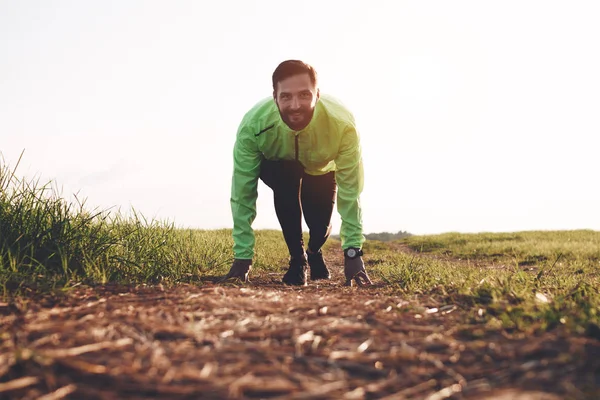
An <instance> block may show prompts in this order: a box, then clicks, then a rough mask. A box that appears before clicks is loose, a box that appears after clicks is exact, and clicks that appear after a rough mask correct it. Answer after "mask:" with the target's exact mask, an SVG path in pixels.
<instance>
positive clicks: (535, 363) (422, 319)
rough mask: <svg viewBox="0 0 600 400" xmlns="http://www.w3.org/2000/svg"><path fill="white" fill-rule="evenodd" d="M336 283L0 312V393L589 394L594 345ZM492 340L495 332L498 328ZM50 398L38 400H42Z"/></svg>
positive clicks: (45, 302)
mask: <svg viewBox="0 0 600 400" xmlns="http://www.w3.org/2000/svg"><path fill="white" fill-rule="evenodd" d="M331 261H332V262H333V264H335V266H334V268H333V269H334V273H335V277H336V279H334V280H333V281H332V282H327V283H325V284H314V283H310V284H309V286H308V287H305V288H290V287H285V286H283V285H281V284H280V283H279V279H280V276H281V274H276V275H263V276H260V275H258V276H255V278H254V282H253V284H249V285H243V286H239V287H238V286H234V285H215V284H213V283H210V282H207V283H206V284H205V285H203V286H201V287H197V286H191V285H181V286H177V287H174V288H162V287H160V286H155V287H138V288H131V287H110V286H107V287H100V288H93V289H92V288H82V289H78V290H74V291H73V292H71V293H69V294H68V295H66V296H63V297H60V298H58V297H51V296H45V297H40V298H33V299H30V300H29V301H27V302H25V301H23V300H21V301H20V302H16V303H10V304H7V303H4V304H0V326H1V327H2V333H1V338H2V345H1V347H0V399H4V398H15V399H34V398H45V399H59V398H74V399H75V398H76V399H80V398H81V399H142V398H159V399H198V398H207V399H222V398H282V399H283V398H285V399H430V400H435V399H446V398H452V399H487V398H494V399H563V398H597V397H586V396H585V395H584V394H583V392H582V391H586V392H587V393H588V395H589V396H596V395H598V394H600V392H598V389H596V388H597V387H598V380H599V377H600V374H599V371H600V368H599V366H600V362H599V361H598V359H599V357H598V356H599V355H600V344H599V343H598V341H596V340H593V339H586V338H581V337H572V336H563V335H561V333H560V332H553V333H546V334H544V335H541V336H539V337H521V336H514V337H511V336H508V335H507V334H499V333H489V332H488V330H486V329H484V325H483V322H481V321H482V320H480V319H478V317H477V310H462V309H460V308H459V307H457V306H455V305H451V304H438V303H435V301H434V300H432V299H428V298H411V299H408V298H406V297H403V296H401V295H398V294H397V293H394V292H393V291H392V289H390V288H388V287H385V286H383V285H375V287H372V288H366V289H364V288H356V287H353V288H347V287H343V286H341V279H340V277H341V266H340V260H338V259H334V260H331ZM495 332H497V331H495ZM43 395H46V396H47V397H40V396H43Z"/></svg>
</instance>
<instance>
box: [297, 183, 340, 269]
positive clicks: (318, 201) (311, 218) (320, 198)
mask: <svg viewBox="0 0 600 400" xmlns="http://www.w3.org/2000/svg"><path fill="white" fill-rule="evenodd" d="M302 181H303V182H302V195H301V198H302V208H303V210H304V219H305V220H306V224H307V225H308V228H309V231H310V239H309V241H308V250H307V253H308V264H309V265H310V279H311V280H317V279H329V278H330V277H331V274H330V273H329V269H328V268H327V264H326V263H325V260H324V259H323V253H322V252H321V247H322V246H323V244H325V242H326V241H327V239H328V238H329V235H330V233H331V214H332V213H333V206H334V204H335V198H336V194H337V186H336V183H335V173H334V172H330V173H328V174H325V175H321V176H310V175H306V174H305V175H304V177H303V179H302Z"/></svg>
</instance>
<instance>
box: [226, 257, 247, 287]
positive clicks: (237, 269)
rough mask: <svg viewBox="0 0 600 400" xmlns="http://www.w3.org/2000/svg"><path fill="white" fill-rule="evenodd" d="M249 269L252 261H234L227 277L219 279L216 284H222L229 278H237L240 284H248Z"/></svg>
mask: <svg viewBox="0 0 600 400" xmlns="http://www.w3.org/2000/svg"><path fill="white" fill-rule="evenodd" d="M251 269H252V260H241V259H235V260H233V264H231V268H230V269H229V273H227V275H225V276H224V277H223V278H221V279H219V281H218V282H224V281H226V280H227V279H230V278H239V279H240V280H241V281H242V282H250V281H249V279H248V275H250V270H251Z"/></svg>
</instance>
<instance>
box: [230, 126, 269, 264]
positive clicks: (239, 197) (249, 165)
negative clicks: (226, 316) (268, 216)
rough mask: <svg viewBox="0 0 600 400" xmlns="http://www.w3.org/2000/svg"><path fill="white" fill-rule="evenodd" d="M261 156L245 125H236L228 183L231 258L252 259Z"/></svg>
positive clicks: (252, 136)
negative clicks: (231, 244)
mask: <svg viewBox="0 0 600 400" xmlns="http://www.w3.org/2000/svg"><path fill="white" fill-rule="evenodd" d="M261 159H262V155H261V153H260V151H259V150H258V147H257V145H256V140H255V138H254V135H252V133H251V132H250V131H249V130H248V129H247V126H244V125H242V126H240V129H239V130H238V134H237V138H236V142H235V146H234V149H233V178H232V182H231V213H232V216H233V243H234V244H233V253H234V257H235V258H239V259H252V258H253V257H254V243H255V237H254V231H253V230H252V222H254V218H256V199H257V197H258V191H257V188H258V177H259V175H260V164H261Z"/></svg>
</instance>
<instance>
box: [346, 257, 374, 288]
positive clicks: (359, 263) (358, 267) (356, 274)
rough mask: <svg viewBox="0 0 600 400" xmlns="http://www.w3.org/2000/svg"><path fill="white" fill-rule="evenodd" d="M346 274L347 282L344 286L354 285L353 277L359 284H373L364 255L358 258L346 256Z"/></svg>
mask: <svg viewBox="0 0 600 400" xmlns="http://www.w3.org/2000/svg"><path fill="white" fill-rule="evenodd" d="M344 275H346V284H345V285H344V286H352V279H354V280H355V281H356V283H357V284H358V286H363V285H371V284H373V282H371V279H369V275H367V271H366V270H365V263H364V262H363V259H362V257H360V256H358V257H356V258H349V257H344Z"/></svg>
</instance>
